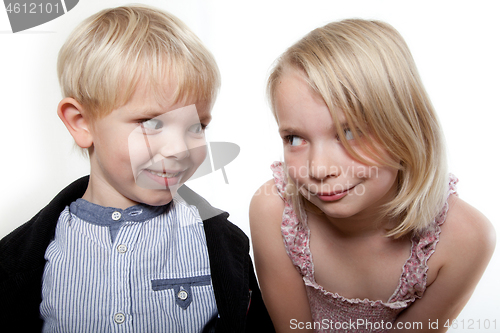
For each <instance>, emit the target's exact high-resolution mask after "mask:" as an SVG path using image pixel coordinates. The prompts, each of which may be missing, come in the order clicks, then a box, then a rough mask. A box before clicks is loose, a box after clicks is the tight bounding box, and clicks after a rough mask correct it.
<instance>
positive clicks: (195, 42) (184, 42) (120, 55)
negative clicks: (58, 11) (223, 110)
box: [58, 6, 220, 118]
mask: <svg viewBox="0 0 500 333" xmlns="http://www.w3.org/2000/svg"><path fill="white" fill-rule="evenodd" d="M58 75H59V81H60V84H61V89H62V93H63V95H64V96H65V97H73V98H75V99H76V100H77V101H78V102H79V103H81V104H82V106H83V107H84V108H85V109H86V110H88V112H89V116H90V117H91V118H99V117H102V116H105V115H106V114H108V113H110V112H111V111H112V110H113V109H115V108H117V107H120V106H122V105H124V104H126V103H127V102H128V100H129V99H130V98H131V97H132V95H133V93H134V92H135V90H136V87H137V84H138V83H139V82H140V81H141V80H144V81H146V82H148V83H149V86H150V88H151V89H152V90H153V91H154V93H155V94H156V95H157V97H158V98H163V99H167V98H169V100H171V99H173V101H172V102H174V103H175V102H178V101H185V100H192V101H208V102H209V103H210V104H211V103H213V101H214V100H215V97H216V95H217V91H218V89H219V86H220V75H219V70H218V67H217V65H216V63H215V60H214V58H213V56H212V55H211V54H210V52H209V51H208V50H207V49H206V48H205V47H204V46H203V44H202V43H201V41H200V40H199V39H198V37H196V35H194V33H192V32H191V31H190V30H189V29H188V27H187V26H186V25H185V24H184V23H183V22H182V21H180V20H179V19H177V18H176V17H174V16H173V15H170V14H168V13H164V12H161V11H158V10H156V9H152V8H149V7H145V6H131V7H118V8H114V9H108V10H104V11H102V12H100V13H97V14H95V15H94V16H91V17H90V18H88V19H87V20H85V21H84V22H82V24H81V25H80V26H79V27H77V28H76V29H75V31H73V33H72V34H71V36H70V37H69V38H68V40H67V41H66V43H65V44H64V46H63V47H62V48H61V51H60V53H59V59H58ZM165 84H168V85H169V86H171V84H175V85H176V90H175V93H174V96H163V94H164V91H165V89H164V88H163V87H164V86H165Z"/></svg>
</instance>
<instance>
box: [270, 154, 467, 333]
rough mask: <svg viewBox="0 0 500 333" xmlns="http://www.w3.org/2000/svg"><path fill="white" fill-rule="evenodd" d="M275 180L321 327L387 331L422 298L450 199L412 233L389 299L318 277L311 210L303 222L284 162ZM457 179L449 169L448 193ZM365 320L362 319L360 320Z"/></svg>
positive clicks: (288, 240)
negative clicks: (358, 295)
mask: <svg viewBox="0 0 500 333" xmlns="http://www.w3.org/2000/svg"><path fill="white" fill-rule="evenodd" d="M271 170H272V171H273V176H274V182H275V185H276V188H277V189H278V193H279V194H280V196H281V197H282V199H283V201H284V203H285V208H284V211H283V217H282V222H281V234H282V236H283V242H284V245H285V249H286V252H287V253H288V256H289V257H290V259H291V260H292V262H293V264H294V266H295V267H296V268H297V269H298V271H299V272H300V274H301V275H302V278H303V280H304V283H305V285H306V291H307V296H308V299H309V305H310V307H311V313H312V316H313V324H317V325H316V327H315V330H316V331H317V332H330V331H332V330H334V331H339V332H385V331H387V330H388V329H390V326H391V325H390V324H388V323H391V324H392V323H393V322H394V321H395V319H396V318H397V316H398V314H399V313H400V312H401V311H403V310H404V309H405V308H406V307H408V306H409V305H410V304H411V303H412V302H414V301H415V300H416V299H418V298H421V297H422V295H423V293H424V291H425V289H426V282H427V270H428V266H427V261H428V260H429V258H430V256H431V255H432V254H433V253H434V251H435V249H436V245H437V243H438V241H439V234H440V233H441V227H440V226H441V225H442V224H443V223H444V221H445V220H446V214H447V212H448V202H446V203H445V205H444V207H443V208H442V210H441V212H440V214H439V215H438V216H437V217H436V218H435V220H434V221H433V223H431V224H430V225H429V227H427V229H425V230H424V231H423V232H422V233H420V234H419V235H415V236H413V237H412V239H411V242H412V245H411V253H410V256H409V258H408V259H407V261H406V262H405V264H404V265H403V268H402V273H401V276H400V279H399V285H398V287H397V288H396V290H395V291H394V293H393V294H392V296H391V297H390V298H389V300H388V301H387V302H384V301H381V300H377V301H372V300H369V299H363V300H361V299H349V298H345V297H343V296H341V295H339V294H337V293H331V292H329V291H326V290H325V289H323V287H322V286H320V285H319V284H317V283H316V281H315V279H314V264H313V260H312V256H311V251H310V248H309V236H310V230H309V228H308V227H307V215H306V214H305V212H299V214H301V216H304V217H305V218H304V219H303V220H304V221H303V223H301V222H299V220H298V218H297V212H295V211H294V209H293V207H292V202H291V200H289V199H288V198H287V197H286V196H285V191H286V184H287V176H286V173H285V170H284V165H283V163H282V162H274V163H273V164H272V165H271ZM457 182H458V180H457V178H456V177H455V176H453V175H450V183H449V191H448V196H449V195H450V194H452V193H456V184H457ZM359 324H361V325H359Z"/></svg>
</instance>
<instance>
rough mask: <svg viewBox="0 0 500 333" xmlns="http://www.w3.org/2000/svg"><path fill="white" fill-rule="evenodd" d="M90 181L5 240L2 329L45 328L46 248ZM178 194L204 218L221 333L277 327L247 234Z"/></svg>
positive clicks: (189, 194)
mask: <svg viewBox="0 0 500 333" xmlns="http://www.w3.org/2000/svg"><path fill="white" fill-rule="evenodd" d="M88 180H89V178H88V177H84V178H81V179H79V180H77V181H75V182H73V183H72V184H71V185H69V186H68V187H66V188H65V189H64V190H62V191H61V192H60V193H59V194H58V195H57V196H56V197H55V198H54V199H53V200H52V201H51V202H50V203H49V204H48V205H47V206H46V207H45V208H43V209H42V210H41V211H40V212H38V214H37V215H35V216H34V217H33V218H32V219H31V220H30V221H28V222H27V223H25V224H23V225H21V226H20V227H19V228H17V229H16V230H14V231H13V232H12V233H10V234H9V235H7V236H6V237H4V238H3V239H2V240H0V327H1V330H2V332H5V333H10V332H40V331H41V328H42V325H43V322H42V320H41V318H40V312H39V306H40V303H41V301H42V293H41V288H42V275H43V271H44V266H45V259H44V255H45V251H46V249H47V247H48V245H49V243H50V242H51V241H52V239H53V238H54V234H55V229H56V225H57V221H58V219H59V215H60V214H61V212H62V211H63V210H64V208H65V207H66V206H68V205H69V204H70V203H71V202H73V201H75V200H76V199H78V198H81V197H82V196H83V194H84V193H85V190H86V189H87V184H88ZM178 193H179V194H180V196H181V197H182V198H183V199H184V200H186V201H187V202H188V203H189V204H191V205H195V206H196V207H197V208H198V211H199V212H200V215H201V217H202V219H203V222H204V228H205V235H206V240H207V247H208V255H209V259H210V269H211V274H212V283H213V288H214V293H215V299H216V302H217V309H218V311H219V318H218V319H217V322H216V332H228V333H235V332H272V331H274V329H273V326H272V323H271V320H270V318H269V315H268V314H267V311H266V308H265V306H264V303H263V302H262V297H261V294H260V290H259V287H258V284H257V280H256V278H255V273H254V270H253V265H252V261H251V258H250V256H249V242H248V237H247V236H246V235H245V234H244V233H243V232H242V231H241V230H240V229H239V228H238V227H237V226H235V225H234V224H232V223H231V222H229V221H228V220H227V217H228V216H229V214H228V213H226V212H223V211H220V210H217V209H216V208H213V207H212V206H210V204H209V203H208V202H207V201H206V200H205V199H203V198H202V197H201V196H199V195H197V194H196V193H195V192H193V191H192V190H191V189H189V188H188V187H186V186H183V187H181V188H180V189H179V192H178ZM249 290H251V299H250V297H249V295H250V293H249ZM249 304H250V307H249Z"/></svg>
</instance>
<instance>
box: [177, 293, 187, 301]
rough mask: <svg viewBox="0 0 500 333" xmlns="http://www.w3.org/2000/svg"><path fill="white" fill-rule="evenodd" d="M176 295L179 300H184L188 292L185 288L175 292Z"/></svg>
mask: <svg viewBox="0 0 500 333" xmlns="http://www.w3.org/2000/svg"><path fill="white" fill-rule="evenodd" d="M177 297H178V298H179V299H180V300H181V301H184V300H186V298H188V293H187V291H185V290H181V291H179V292H178V293H177Z"/></svg>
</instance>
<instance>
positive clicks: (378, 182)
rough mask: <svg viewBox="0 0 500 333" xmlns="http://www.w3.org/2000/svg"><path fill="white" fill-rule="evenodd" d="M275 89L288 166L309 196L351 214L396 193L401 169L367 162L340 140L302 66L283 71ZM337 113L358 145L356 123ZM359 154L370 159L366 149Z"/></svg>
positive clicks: (338, 214) (329, 211) (337, 214)
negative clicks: (349, 125) (348, 124)
mask: <svg viewBox="0 0 500 333" xmlns="http://www.w3.org/2000/svg"><path fill="white" fill-rule="evenodd" d="M276 89H277V90H276V101H275V109H276V113H277V118H278V126H279V132H280V136H281V137H282V139H283V147H284V157H285V163H286V166H287V171H288V174H289V176H290V178H291V179H292V181H293V182H294V183H295V184H296V186H297V188H298V189H299V191H300V192H301V193H302V195H303V196H304V197H305V198H306V199H308V200H309V201H310V202H311V203H313V204H314V205H316V206H317V207H318V208H319V209H320V210H322V211H323V212H324V213H325V214H326V215H327V216H329V217H331V218H348V217H354V216H359V217H361V216H365V215H366V216H371V214H375V213H376V212H377V208H378V207H380V205H382V204H384V203H387V202H388V201H390V200H391V199H392V198H393V197H394V195H395V193H396V188H397V183H396V177H397V173H398V170H397V169H395V168H393V167H388V166H374V165H366V164H363V163H361V162H359V161H357V160H355V159H353V158H352V157H351V155H350V154H349V153H348V152H347V150H346V149H345V147H344V146H343V145H342V143H341V142H340V140H339V137H338V133H337V127H336V126H335V123H334V122H333V119H332V116H331V114H330V111H329V110H328V108H327V106H326V104H325V103H324V101H323V99H322V98H321V96H320V95H318V94H317V93H315V92H314V91H312V89H311V88H310V86H309V84H308V83H307V81H306V78H305V76H304V74H303V73H302V72H301V71H298V70H289V71H287V72H286V73H284V74H283V76H282V77H281V79H280V82H279V83H278V85H277V88H276ZM338 118H339V121H340V122H341V128H343V131H344V133H345V135H346V138H347V139H348V140H350V143H351V147H353V148H354V149H356V146H357V143H356V142H355V140H354V139H353V135H352V131H355V130H356V129H351V128H347V127H346V125H345V124H344V123H343V120H344V116H343V114H342V113H339V114H338ZM363 139H367V138H363ZM358 148H359V147H358ZM360 155H362V156H363V157H364V158H366V159H367V160H370V159H369V158H368V157H366V156H365V155H364V154H362V153H361V151H360Z"/></svg>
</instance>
